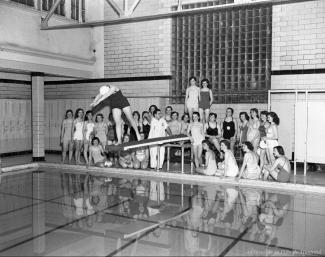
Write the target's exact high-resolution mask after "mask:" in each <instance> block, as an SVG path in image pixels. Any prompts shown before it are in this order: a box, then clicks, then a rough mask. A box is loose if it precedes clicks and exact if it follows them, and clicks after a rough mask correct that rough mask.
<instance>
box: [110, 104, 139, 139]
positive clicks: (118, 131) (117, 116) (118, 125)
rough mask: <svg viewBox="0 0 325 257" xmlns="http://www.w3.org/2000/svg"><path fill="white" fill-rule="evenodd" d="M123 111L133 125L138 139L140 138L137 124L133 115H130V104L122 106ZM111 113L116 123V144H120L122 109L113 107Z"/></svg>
mask: <svg viewBox="0 0 325 257" xmlns="http://www.w3.org/2000/svg"><path fill="white" fill-rule="evenodd" d="M123 112H124V114H125V116H126V118H127V119H128V120H129V122H130V124H131V126H132V127H133V129H134V131H135V133H136V135H137V138H138V140H141V137H140V134H139V130H138V127H137V125H136V123H135V121H134V119H133V116H132V111H131V107H130V106H127V107H124V108H123ZM112 114H113V118H114V121H115V124H116V136H117V144H122V110H121V109H118V108H114V109H113V110H112Z"/></svg>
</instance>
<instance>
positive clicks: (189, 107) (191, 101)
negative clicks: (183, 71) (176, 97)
mask: <svg viewBox="0 0 325 257" xmlns="http://www.w3.org/2000/svg"><path fill="white" fill-rule="evenodd" d="M196 81H197V80H196V77H190V79H189V82H190V86H189V87H188V88H187V89H186V96H185V112H188V113H189V115H190V120H192V119H193V112H198V111H199V101H200V88H199V87H198V86H197V85H196Z"/></svg>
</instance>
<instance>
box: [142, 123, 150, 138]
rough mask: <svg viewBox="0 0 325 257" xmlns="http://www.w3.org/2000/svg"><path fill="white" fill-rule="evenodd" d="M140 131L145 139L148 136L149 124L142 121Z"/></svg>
mask: <svg viewBox="0 0 325 257" xmlns="http://www.w3.org/2000/svg"><path fill="white" fill-rule="evenodd" d="M142 131H143V134H144V139H147V138H148V136H149V132H150V124H149V123H148V124H146V125H144V124H143V123H142Z"/></svg>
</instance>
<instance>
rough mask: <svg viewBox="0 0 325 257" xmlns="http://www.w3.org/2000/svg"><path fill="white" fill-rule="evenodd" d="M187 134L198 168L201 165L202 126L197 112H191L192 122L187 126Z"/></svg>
mask: <svg viewBox="0 0 325 257" xmlns="http://www.w3.org/2000/svg"><path fill="white" fill-rule="evenodd" d="M187 134H188V136H189V137H190V139H191V143H192V149H193V155H194V163H195V166H196V168H198V167H200V164H201V163H202V141H203V140H204V132H203V124H202V123H201V122H200V114H199V113H198V112H193V122H192V123H190V125H189V126H188V129H187Z"/></svg>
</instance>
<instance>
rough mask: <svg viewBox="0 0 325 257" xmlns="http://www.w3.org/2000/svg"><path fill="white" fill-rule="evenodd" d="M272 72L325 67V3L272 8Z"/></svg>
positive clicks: (316, 2)
mask: <svg viewBox="0 0 325 257" xmlns="http://www.w3.org/2000/svg"><path fill="white" fill-rule="evenodd" d="M272 26H273V28H272V70H295V69H319V68H325V47H324V45H325V1H323V0H319V1H308V2H301V3H294V4H286V5H276V6H274V7H273V24H272Z"/></svg>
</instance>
